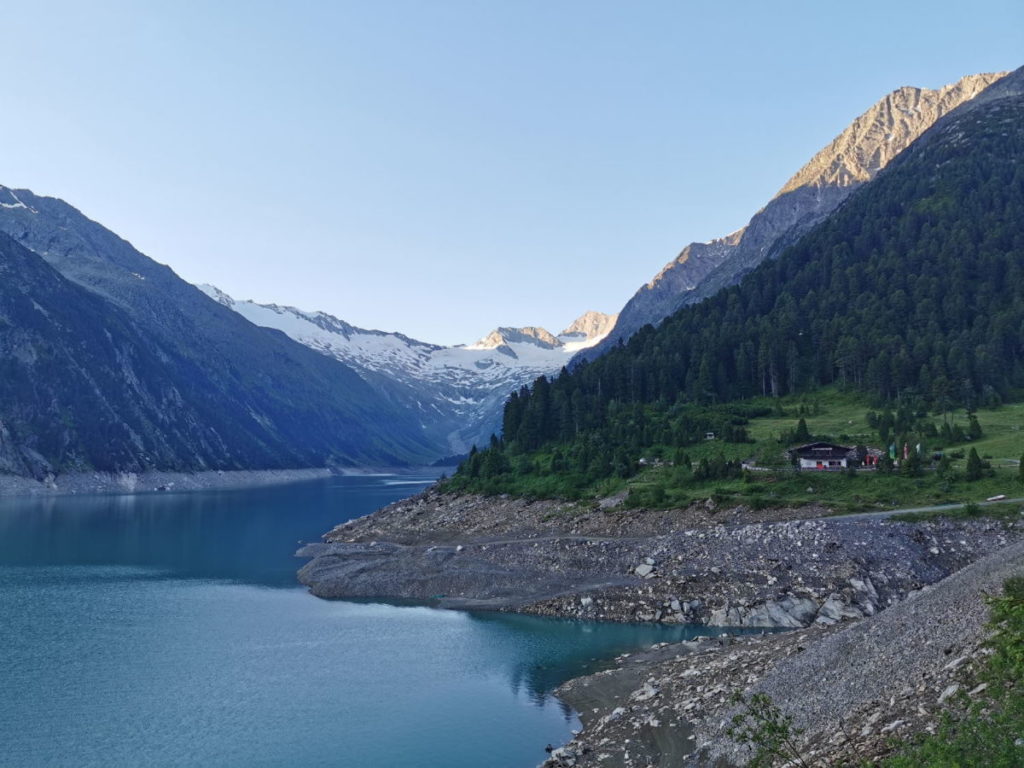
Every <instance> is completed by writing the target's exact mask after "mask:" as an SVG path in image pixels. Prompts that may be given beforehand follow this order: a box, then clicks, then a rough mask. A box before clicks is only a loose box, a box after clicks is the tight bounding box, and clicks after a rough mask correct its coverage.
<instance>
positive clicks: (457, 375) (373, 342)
mask: <svg viewBox="0 0 1024 768" xmlns="http://www.w3.org/2000/svg"><path fill="white" fill-rule="evenodd" d="M199 287H200V289H201V290H202V291H204V292H205V293H206V294H207V295H208V296H210V297H211V298H213V299H214V300H216V301H217V302H219V303H220V304H223V305H224V306H226V307H229V308H231V309H232V310H234V311H235V312H237V313H238V314H240V315H241V316H243V317H244V318H246V319H247V320H249V321H250V322H252V323H254V324H255V325H259V326H263V327H265V328H274V329H276V330H279V331H282V332H283V333H285V334H287V335H288V336H290V337H291V338H292V339H294V340H295V341H298V342H299V343H301V344H304V345H306V346H307V347H310V348H311V349H315V350H316V351H318V352H320V353H321V354H324V355H327V356H329V357H333V358H336V359H337V360H340V361H342V362H344V363H345V364H346V365H347V366H349V367H350V368H352V369H353V370H355V371H356V372H357V373H359V375H360V376H362V377H363V378H364V379H365V380H366V381H367V382H369V383H371V384H373V385H374V386H377V387H380V388H383V389H384V390H386V391H388V392H389V393H390V396H391V397H392V398H394V399H395V400H396V401H398V402H403V403H405V404H406V405H407V406H408V408H409V409H410V412H412V413H414V414H416V416H417V418H418V419H419V420H420V424H421V428H422V430H423V432H424V434H425V436H426V437H427V438H428V439H430V440H431V441H438V442H441V443H443V444H444V445H445V446H447V453H448V454H461V453H465V452H466V451H468V450H469V448H470V447H471V446H472V445H474V444H476V445H484V444H486V442H487V440H488V439H489V437H490V435H491V434H492V433H494V432H495V431H497V430H498V428H499V426H500V424H501V415H502V409H503V407H504V403H505V399H506V398H507V397H508V395H509V394H510V393H512V392H514V391H516V390H517V389H519V388H520V387H522V386H523V385H526V384H531V383H533V381H534V380H536V379H537V377H538V376H547V375H554V374H556V373H558V372H559V371H560V370H561V369H562V368H563V367H564V366H565V365H566V364H567V363H568V362H569V360H570V358H571V356H572V355H573V354H574V353H575V352H577V351H579V350H580V349H584V348H586V347H587V346H589V345H591V344H596V343H598V342H599V341H600V340H601V339H602V338H603V337H604V334H605V333H607V329H608V328H610V327H611V326H612V325H613V324H614V322H615V316H614V315H605V314H602V313H600V312H587V313H585V314H584V315H582V316H581V317H579V318H577V319H576V320H575V321H574V322H573V323H572V324H570V325H569V327H568V328H566V329H565V331H563V332H562V333H560V334H559V335H557V336H555V335H554V334H552V333H551V332H549V331H547V330H546V329H544V328H538V327H536V326H528V327H523V328H513V327H500V328H497V329H495V330H494V331H492V332H491V333H489V334H488V335H487V336H485V337H483V338H482V339H480V340H478V341H477V342H475V343H473V344H469V345H458V346H453V347H444V346H441V345H438V344H428V343H426V342H423V341H418V340H416V339H414V338H411V337H409V336H406V335H404V334H401V333H390V332H385V331H377V330H367V329H364V328H358V327H356V326H353V325H351V324H349V323H347V322H345V321H344V320H340V319H338V318H336V317H334V316H333V315H329V314H327V313H325V312H307V311H305V310H302V309H297V308H295V307H289V306H281V305H278V304H258V303H256V302H254V301H238V300H236V299H233V298H232V297H231V296H229V295H228V294H227V293H225V292H224V291H222V290H220V289H219V288H217V287H215V286H212V285H202V286H199Z"/></svg>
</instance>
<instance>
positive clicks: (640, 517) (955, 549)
mask: <svg viewBox="0 0 1024 768" xmlns="http://www.w3.org/2000/svg"><path fill="white" fill-rule="evenodd" d="M299 554H300V555H301V556H304V557H309V558H310V561H309V562H308V563H307V564H306V565H305V566H304V567H303V568H302V570H301V571H300V573H299V578H300V580H301V581H302V582H303V583H304V584H306V585H308V586H309V588H310V590H311V591H312V592H313V593H314V594H316V595H319V596H321V597H327V598H348V597H392V598H406V599H415V600H425V601H432V602H434V603H435V604H437V605H440V606H444V607H451V608H486V609H492V610H503V611H519V612H523V613H531V614H539V615H549V616H559V617H569V618H584V619H599V620H606V621H608V620H610V621H645V622H662V623H683V622H685V623H702V624H705V625H711V626H725V627H728V626H742V627H763V628H766V629H767V630H772V631H773V633H772V634H767V635H764V636H754V637H749V636H746V637H733V638H726V639H721V638H719V639H715V640H707V641H704V642H702V643H697V644H681V645H678V646H668V647H667V648H659V649H656V650H654V651H652V652H650V653H646V654H641V655H635V656H632V657H630V658H628V659H624V660H622V663H621V664H620V665H619V666H618V668H616V669H612V670H608V671H606V672H602V673H599V674H597V675H594V676H591V677H587V678H581V679H578V680H574V681H570V682H569V683H567V684H566V685H564V686H563V687H562V689H561V690H560V691H559V695H560V696H561V697H562V698H563V699H564V700H565V701H566V702H568V703H569V704H570V705H571V706H573V707H574V708H575V709H576V710H577V711H579V712H580V713H581V718H582V720H583V722H584V725H585V729H584V731H583V733H582V734H580V736H579V737H578V738H577V739H575V740H574V741H573V742H571V743H570V744H568V745H566V746H564V747H561V748H558V749H556V750H554V751H553V753H552V757H551V759H550V760H549V761H548V765H550V766H559V767H561V766H586V765H600V766H637V767H639V766H668V765H681V764H688V765H690V764H692V765H709V766H710V765H716V766H725V765H734V764H742V763H743V762H744V761H745V755H744V754H743V753H742V751H740V750H739V749H738V748H737V747H736V746H735V745H734V744H733V743H732V742H731V741H730V740H729V739H727V738H726V736H725V733H724V729H725V724H726V723H727V721H728V719H729V718H730V717H731V715H732V714H733V713H734V712H735V708H734V707H735V705H734V704H732V703H731V696H732V695H733V693H735V692H737V691H740V692H744V691H745V692H746V693H747V694H749V693H752V692H757V691H764V692H767V693H769V694H770V695H771V696H772V698H773V700H776V701H778V703H779V705H780V706H781V707H782V708H783V709H784V710H785V711H787V712H790V713H792V714H794V715H795V716H796V715H799V717H798V721H797V725H798V727H801V728H806V732H807V736H806V739H807V743H806V745H805V747H806V748H807V749H808V750H810V753H812V754H815V755H818V756H820V757H823V758H824V759H825V761H826V762H825V764H831V763H830V762H829V761H830V760H832V758H835V759H836V760H839V759H841V758H843V757H845V756H850V755H853V756H855V757H857V759H860V758H870V757H872V756H875V755H878V754H882V753H884V751H885V750H886V749H887V748H888V747H887V746H886V745H888V744H889V743H890V742H891V741H892V739H893V737H896V738H899V737H902V736H905V735H906V734H908V733H913V732H919V731H920V730H922V729H928V728H932V727H934V725H935V722H936V718H937V712H938V711H939V710H940V709H941V708H942V707H943V706H944V705H946V706H948V704H947V701H948V700H950V698H951V697H952V695H953V693H951V691H953V692H957V691H959V692H964V691H967V690H969V688H967V687H965V686H966V685H967V682H966V680H967V679H968V678H966V677H964V675H966V674H967V673H968V672H969V671H970V668H971V666H972V665H973V664H974V661H975V659H976V658H977V656H978V654H979V653H980V652H981V651H980V643H981V642H982V640H983V626H984V621H985V618H984V615H983V614H984V611H985V608H984V602H983V600H982V598H981V593H982V592H984V591H986V590H988V591H996V590H998V588H999V585H1000V584H1001V579H1002V578H1004V577H1005V575H1006V574H1007V573H1008V572H1010V571H1012V570H1014V569H1017V570H1021V569H1024V517H1021V518H1020V519H1018V520H1014V521H1011V522H1004V521H994V520H987V519H984V518H978V519H958V520H950V519H938V520H931V521H927V522H916V523H910V522H900V521H894V520H889V519H885V518H884V517H871V516H867V517H865V516H851V517H841V516H828V515H827V510H824V509H821V508H817V507H804V508H795V509H777V510H771V511H768V512H767V513H766V512H765V511H756V510H751V509H748V508H743V507H739V508H719V507H717V506H716V505H715V504H714V503H713V502H711V501H710V500H708V501H707V502H704V503H702V504H696V505H693V506H691V507H689V508H686V509H677V510H670V511H645V510H626V509H624V508H623V507H622V506H621V504H620V503H619V500H617V499H609V500H605V501H604V502H602V503H600V504H567V503H560V502H554V501H543V502H529V501H526V500H521V499H507V498H482V497H474V496H450V495H445V494H441V493H438V492H437V491H435V490H428V491H426V492H424V493H422V494H419V495H418V496H414V497H412V498H410V499H406V500H404V501H402V502H398V503H396V504H393V505H391V506H389V507H386V508H384V509H382V510H380V511H378V512H376V513H375V514H373V515H370V516H368V517H364V518H361V519H358V520H353V521H350V522H348V523H345V524H343V525H341V526H338V527H337V528H335V529H334V530H333V531H331V532H330V533H328V534H327V535H325V537H324V541H323V542H322V543H318V544H311V545H307V546H306V547H304V548H303V549H302V550H301V551H300V552H299ZM778 630H789V631H781V632H778ZM867 678H870V679H867ZM954 685H956V686H960V687H959V688H956V689H955V691H954V689H953V687H952V686H954Z"/></svg>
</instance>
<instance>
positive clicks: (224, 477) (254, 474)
mask: <svg viewBox="0 0 1024 768" xmlns="http://www.w3.org/2000/svg"><path fill="white" fill-rule="evenodd" d="M434 469H435V468H433V467H340V468H339V467H331V468H328V467H306V468H299V469H242V470H208V471H202V472H171V471H163V470H149V471H146V472H69V473H67V474H63V475H56V476H50V477H48V478H46V479H44V480H36V479H34V478H31V477H22V476H20V475H0V496H2V497H33V496H72V495H86V494H135V493H160V492H165V493H171V492H173V493H184V492H191V491H215V490H225V491H227V490H241V489H245V488H258V487H261V486H274V485H285V484H288V483H301V482H306V481H309V480H319V479H322V478H325V477H330V476H332V475H340V476H343V477H374V476H382V475H388V476H390V475H397V476H402V475H412V474H416V473H421V472H425V471H433V470H434ZM438 469H441V468H438Z"/></svg>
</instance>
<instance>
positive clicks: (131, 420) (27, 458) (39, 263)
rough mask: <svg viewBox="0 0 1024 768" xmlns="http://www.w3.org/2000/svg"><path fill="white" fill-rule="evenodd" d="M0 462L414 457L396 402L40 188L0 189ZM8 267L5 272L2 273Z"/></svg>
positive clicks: (417, 442) (417, 451)
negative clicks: (232, 307) (214, 296)
mask: <svg viewBox="0 0 1024 768" xmlns="http://www.w3.org/2000/svg"><path fill="white" fill-rule="evenodd" d="M0 237H2V241H0V269H2V270H3V272H4V274H5V275H8V276H9V277H8V278H5V279H4V280H3V281H2V282H0V307H2V308H3V309H2V314H0V350H3V355H2V357H0V366H2V368H3V371H2V373H3V376H2V384H0V386H2V387H3V394H4V397H3V399H2V400H0V469H3V470H6V471H9V472H14V473H18V474H31V475H33V476H36V477H41V476H44V475H46V474H50V473H61V472H69V471H76V470H91V469H102V470H110V471H114V470H141V469H148V468H160V469H175V470H209V469H218V470H223V469H243V468H260V469H264V468H284V467H308V466H325V465H327V464H340V465H356V464H364V465H365V464H372V465H385V464H387V465H394V464H406V463H410V462H412V463H416V462H422V461H427V460H430V459H432V458H435V457H436V456H437V454H438V450H437V446H435V445H433V444H432V443H431V442H430V441H429V440H428V439H427V438H425V437H424V435H423V430H422V427H421V425H420V422H419V420H418V419H416V418H415V417H414V415H413V414H410V413H409V412H408V410H407V409H406V408H405V407H404V404H402V403H400V402H397V401H395V400H393V399H390V398H388V397H387V394H386V393H382V392H380V391H379V390H377V389H375V388H374V387H373V386H371V385H369V384H368V383H367V382H366V381H364V379H363V378H362V377H360V376H359V375H358V374H357V373H355V372H354V371H353V370H351V369H350V368H348V367H347V366H345V365H344V364H343V363H341V362H339V361H338V360H334V359H331V358H328V357H325V356H323V355H320V354H317V353H316V352H314V351H312V350H310V349H308V348H307V347H305V346H303V345H301V344H297V343H295V342H294V341H292V340H291V339H289V338H288V337H287V336H285V335H284V334H282V333H279V332H276V331H271V330H268V329H265V328H259V327H257V326H255V325H253V324H252V323H250V322H248V321H246V320H245V319H244V318H242V317H241V316H239V315H238V314H237V313H235V312H232V311H230V310H229V309H227V308H226V307H224V306H222V305H221V304H219V303H218V302H216V301H213V300H211V299H210V298H209V297H207V296H206V295H205V294H204V293H203V292H202V291H200V290H199V289H197V288H195V287H194V286H192V285H190V284H189V283H187V282H185V281H184V280H182V279H181V278H180V277H178V276H177V275H176V274H175V273H174V272H173V271H172V270H171V269H170V268H169V267H166V266H164V265H162V264H158V263H156V262H155V261H153V260H152V259H150V258H148V257H146V256H145V255H143V254H142V253H140V252H139V251H137V250H136V249H135V248H134V247H132V245H131V244H130V243H128V242H127V241H125V240H123V239H121V238H119V237H118V236H116V235H115V234H114V233H112V232H110V231H109V230H107V229H105V228H104V227H102V226H100V225H99V224H97V223H96V222H94V221H91V220H90V219H88V218H87V217H85V216H84V215H83V214H82V213H81V212H79V211H78V210H76V209H75V208H73V207H72V206H70V205H68V204H67V203H65V202H63V201H62V200H58V199H55V198H50V197H42V196H38V195H35V194H33V193H32V192H30V191H28V190H23V189H18V190H14V189H9V188H6V187H0ZM15 277H16V278H17V279H14V278H15Z"/></svg>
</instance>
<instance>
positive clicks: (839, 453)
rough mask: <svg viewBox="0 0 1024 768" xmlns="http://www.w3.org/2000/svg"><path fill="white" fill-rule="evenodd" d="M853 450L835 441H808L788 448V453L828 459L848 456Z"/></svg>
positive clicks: (808, 457)
mask: <svg viewBox="0 0 1024 768" xmlns="http://www.w3.org/2000/svg"><path fill="white" fill-rule="evenodd" d="M853 450H854V449H853V448H850V447H849V446H847V445H837V444H836V443H808V444H807V445H799V446H797V447H796V448H790V449H789V453H790V455H791V456H796V457H797V458H798V459H811V460H818V459H820V460H823V461H828V460H835V459H845V458H849V457H850V454H851V452H852V451H853Z"/></svg>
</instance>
